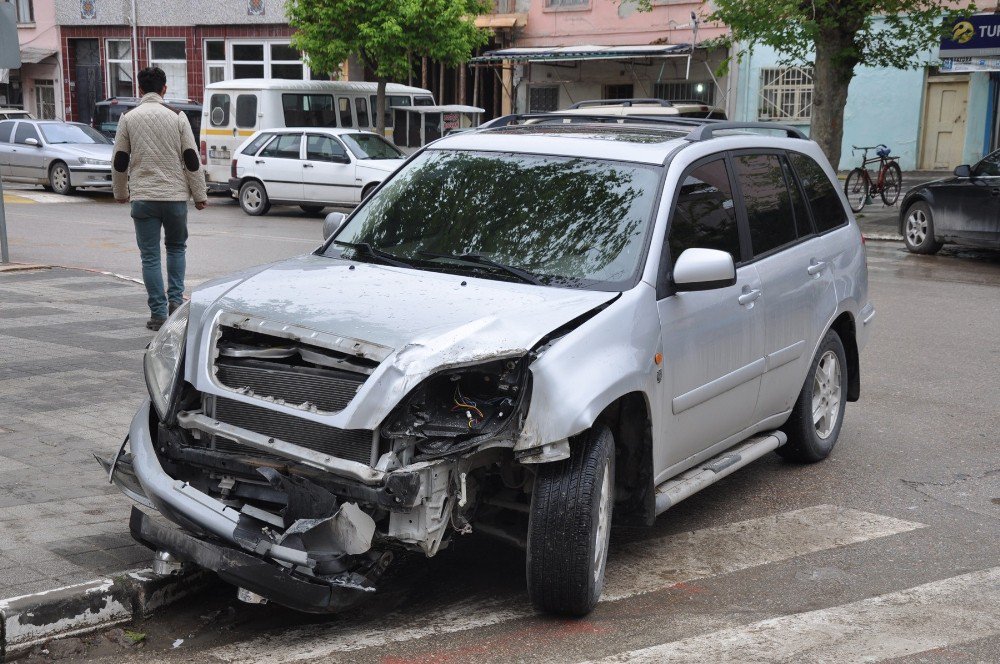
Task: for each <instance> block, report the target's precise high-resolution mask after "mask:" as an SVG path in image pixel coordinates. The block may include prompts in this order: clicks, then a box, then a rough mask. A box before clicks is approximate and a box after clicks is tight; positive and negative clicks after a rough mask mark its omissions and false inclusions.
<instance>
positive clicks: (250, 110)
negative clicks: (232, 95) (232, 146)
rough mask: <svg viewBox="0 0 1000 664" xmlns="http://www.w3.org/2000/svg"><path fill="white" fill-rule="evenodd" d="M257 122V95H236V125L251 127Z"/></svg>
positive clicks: (245, 127)
mask: <svg viewBox="0 0 1000 664" xmlns="http://www.w3.org/2000/svg"><path fill="white" fill-rule="evenodd" d="M256 124H257V95H239V96H238V97H236V126H237V127H239V128H240V129H252V128H253V127H254V126H256Z"/></svg>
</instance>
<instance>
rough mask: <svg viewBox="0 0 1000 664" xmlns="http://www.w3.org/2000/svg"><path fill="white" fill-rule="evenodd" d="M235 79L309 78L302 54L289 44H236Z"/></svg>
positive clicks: (234, 58)
mask: <svg viewBox="0 0 1000 664" xmlns="http://www.w3.org/2000/svg"><path fill="white" fill-rule="evenodd" d="M231 48H232V58H231V59H232V62H233V78H291V79H297V80H302V79H305V78H308V71H307V69H306V67H305V65H303V64H302V54H301V53H299V52H298V51H296V50H295V49H294V48H292V47H291V46H290V45H289V44H288V42H235V43H233V44H232V45H231Z"/></svg>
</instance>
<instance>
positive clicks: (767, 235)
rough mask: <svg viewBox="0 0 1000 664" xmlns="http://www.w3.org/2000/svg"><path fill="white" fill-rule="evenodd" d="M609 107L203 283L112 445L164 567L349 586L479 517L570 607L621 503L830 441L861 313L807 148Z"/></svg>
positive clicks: (453, 145) (487, 153)
mask: <svg viewBox="0 0 1000 664" xmlns="http://www.w3.org/2000/svg"><path fill="white" fill-rule="evenodd" d="M532 117H533V119H536V118H537V116H532ZM606 120H607V118H595V119H594V120H593V122H590V123H587V122H582V123H581V122H577V123H574V124H572V125H566V124H563V122H562V118H561V117H559V116H556V117H555V118H554V121H553V123H552V124H548V123H545V122H542V123H537V122H536V123H534V124H517V123H515V124H513V125H510V126H506V127H502V128H497V129H489V130H481V131H474V132H465V133H461V134H457V135H455V136H451V137H446V138H444V139H441V140H439V141H437V142H435V143H433V144H432V145H429V146H427V147H426V148H425V149H423V150H421V151H420V152H418V153H417V154H415V155H414V156H413V157H411V158H410V159H409V161H408V162H407V163H406V164H405V165H404V166H403V167H402V168H401V169H400V170H399V171H397V172H396V173H395V174H394V175H392V176H391V177H390V178H388V179H387V180H386V181H385V182H384V183H383V184H382V185H381V186H380V187H379V189H378V190H376V192H375V193H374V194H373V195H372V196H370V197H369V198H367V199H366V200H365V201H364V202H363V203H362V204H361V205H360V206H359V207H358V208H357V209H356V210H355V211H354V212H353V213H352V214H351V215H350V216H349V217H346V218H345V217H344V216H343V215H342V214H332V215H329V216H328V217H327V224H326V229H325V230H327V231H328V233H329V239H328V240H327V241H326V242H325V244H324V245H323V246H321V247H320V248H319V249H317V250H316V251H315V252H314V253H312V254H310V255H307V256H302V257H299V258H294V259H291V260H287V261H284V262H280V263H276V264H273V265H269V266H263V267H259V268H255V269H252V270H248V271H246V272H243V273H241V274H236V275H233V276H231V277H227V278H224V279H219V280H216V281H213V282H210V283H207V284H204V285H203V286H201V287H200V288H199V289H198V290H196V291H195V292H194V294H193V296H192V298H191V302H190V305H189V306H187V305H185V306H184V307H182V308H181V309H179V310H178V311H177V312H176V313H175V314H174V315H173V316H172V317H171V318H170V319H169V320H168V321H167V323H166V324H165V325H164V326H163V328H162V329H161V330H160V332H159V333H158V335H157V336H156V337H155V338H154V340H153V342H152V343H151V344H150V347H149V349H148V351H147V353H146V358H145V374H146V382H147V384H148V387H149V395H150V401H148V402H146V403H145V405H143V406H142V408H141V409H140V410H139V412H138V413H137V414H136V416H135V419H134V420H133V422H132V425H131V430H130V432H129V438H128V446H129V450H130V451H129V452H126V451H125V446H123V448H122V450H121V451H120V452H119V454H118V456H117V457H116V458H115V459H109V460H106V461H104V464H105V467H106V469H107V470H109V471H110V472H111V474H112V476H113V478H114V479H115V480H116V481H117V483H118V484H119V485H120V486H121V487H122V488H123V489H124V491H125V492H126V493H127V494H128V495H129V496H130V497H131V498H133V499H134V500H136V501H137V502H139V503H140V504H142V505H145V506H147V507H153V508H155V509H156V510H158V511H159V512H160V513H161V514H163V515H164V516H166V517H167V518H168V519H169V520H171V521H173V522H175V523H176V524H178V525H179V526H180V527H181V528H180V529H177V528H172V527H170V526H169V525H166V524H164V523H163V522H162V521H160V520H154V519H151V518H150V517H148V516H147V515H146V514H145V513H143V512H142V511H139V510H133V516H132V521H131V529H132V533H133V535H134V536H135V538H136V539H138V540H139V541H140V542H143V543H145V544H146V545H148V546H149V547H151V548H153V549H155V550H156V551H157V552H158V554H157V567H158V568H159V569H161V570H163V571H166V570H168V569H170V568H171V567H172V566H175V565H177V564H180V561H189V562H193V563H196V564H198V565H200V566H202V567H206V568H208V569H211V570H215V571H216V572H218V574H219V575H220V576H221V577H222V578H223V579H225V580H226V581H229V582H230V583H232V584H234V585H236V586H239V588H240V597H241V598H243V599H246V600H248V601H263V600H265V599H271V600H273V601H275V602H278V603H281V604H283V605H286V606H290V607H294V608H297V609H300V610H305V611H313V612H322V611H333V610H337V609H342V608H344V607H346V606H348V605H350V604H351V603H352V602H354V601H356V600H357V599H358V598H360V597H363V596H364V595H365V594H366V593H367V592H369V591H372V590H373V589H374V588H375V585H376V583H377V582H378V579H379V577H380V576H381V575H382V573H383V572H384V571H385V569H386V567H387V566H388V565H390V563H391V561H392V559H393V556H394V555H395V554H396V553H398V552H400V551H404V550H411V551H416V552H419V553H422V554H423V555H426V556H433V555H435V554H436V553H437V552H438V551H439V550H440V549H441V548H442V547H444V546H446V545H450V544H454V543H455V542H456V540H461V539H462V537H463V536H464V535H465V534H467V533H470V532H481V533H483V534H485V535H491V536H496V537H499V538H501V539H503V540H504V541H507V542H510V543H515V544H519V545H520V546H523V547H524V549H525V550H526V552H527V553H526V558H527V579H528V593H529V595H530V597H531V599H532V601H533V602H534V604H535V605H536V606H537V607H538V608H539V609H541V610H543V611H549V612H555V613H561V614H568V615H582V614H585V613H587V612H588V611H590V610H591V609H592V608H593V607H594V605H595V603H596V602H597V601H598V599H599V597H600V594H601V589H602V586H603V582H604V568H605V560H606V558H607V550H608V540H609V533H610V529H611V526H612V524H615V523H618V524H633V525H635V524H647V525H648V524H652V523H653V521H654V519H655V517H656V515H657V514H659V513H661V512H663V511H664V510H666V509H668V508H669V507H671V506H672V505H674V504H675V503H677V502H678V501H680V500H683V499H684V498H687V497H689V496H690V495H692V494H693V493H695V492H696V491H698V490H699V489H701V488H704V487H705V486H708V485H710V484H712V483H713V482H715V481H717V480H718V479H720V478H722V477H724V476H726V475H728V474H730V473H732V472H733V471H735V470H736V469H738V468H740V467H742V466H745V465H747V464H748V463H750V462H752V461H754V460H755V459H757V458H759V457H761V456H763V455H765V454H767V453H769V452H771V451H776V452H777V453H778V454H780V455H782V456H783V457H786V458H788V459H790V460H794V461H800V462H813V461H819V460H821V459H823V458H825V457H826V456H827V455H829V454H830V452H831V450H832V449H833V446H834V444H835V443H836V441H837V438H838V435H839V434H840V429H841V423H842V422H843V417H844V408H845V406H846V404H847V402H849V401H856V400H857V399H858V396H859V394H860V379H859V369H858V355H859V352H860V351H861V349H862V348H863V347H864V345H865V342H866V340H867V339H868V336H869V333H870V329H871V323H872V320H873V318H874V309H873V307H872V304H871V303H870V302H869V300H868V276H867V268H866V264H865V251H864V247H863V243H862V239H861V233H860V231H859V229H858V226H857V224H856V223H855V221H854V219H853V218H852V216H851V213H850V212H849V209H848V206H847V203H846V200H845V199H844V197H843V195H842V193H841V191H840V187H838V186H836V184H835V182H836V180H835V178H834V173H833V171H832V170H831V168H830V165H829V164H828V163H827V161H826V159H825V158H824V157H823V155H822V154H821V153H820V150H819V148H818V147H817V145H816V144H815V143H813V142H811V141H809V140H807V139H806V138H805V137H803V136H802V135H801V134H800V133H799V132H798V131H797V130H795V129H791V128H783V127H780V126H775V125H767V128H768V129H770V130H772V131H773V130H778V131H779V132H781V134H782V136H781V137H769V136H766V135H763V133H762V132H760V131H756V133H755V130H756V129H757V127H755V126H752V125H739V124H735V123H722V122H712V121H695V120H685V119H663V118H659V119H648V118H647V119H643V120H627V121H618V122H616V123H614V124H608V123H606V122H605V121H606Z"/></svg>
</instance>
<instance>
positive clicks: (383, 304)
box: [193, 255, 616, 373]
mask: <svg viewBox="0 0 1000 664" xmlns="http://www.w3.org/2000/svg"><path fill="white" fill-rule="evenodd" d="M230 283H231V284H232V282H230ZM213 291H214V289H212V288H208V289H206V295H207V296H208V297H211V296H213V295H218V291H214V292H213ZM615 296H616V293H609V292H600V291H585V290H575V289H568V288H551V287H544V286H534V285H531V284H520V283H511V282H506V281H497V280H491V279H482V278H476V277H470V276H459V275H453V274H442V273H438V272H428V271H421V270H412V269H403V268H396V267H389V266H382V265H375V264H370V263H351V262H349V261H345V260H340V259H332V258H327V257H324V256H315V255H310V256H303V257H299V258H294V259H290V260H287V261H284V262H281V263H277V264H274V265H272V266H270V267H268V268H267V269H265V270H263V271H261V272H258V273H256V274H253V275H251V276H248V277H247V278H245V279H244V280H242V281H238V282H236V283H235V284H233V285H232V287H231V288H229V289H228V290H226V291H225V292H224V294H222V295H221V297H218V298H217V299H215V300H214V302H205V301H202V302H197V301H198V299H199V293H196V294H195V296H194V298H193V299H194V300H195V303H196V304H200V305H201V306H199V307H197V308H198V309H202V311H203V312H204V315H203V320H211V319H212V318H213V317H214V316H215V314H216V313H218V312H219V311H223V312H227V313H233V314H245V315H247V316H251V317H254V318H259V319H265V320H270V321H274V322H280V323H288V324H292V325H295V326H298V327H304V328H308V329H311V330H314V331H316V332H319V333H324V334H330V335H337V336H340V337H348V338H352V339H356V340H360V341H363V342H367V343H368V344H377V345H378V346H382V347H383V348H384V349H385V351H386V352H385V353H384V355H385V356H389V355H393V354H394V353H393V352H395V356H396V357H395V361H394V363H395V364H396V365H397V366H398V367H399V368H401V369H403V368H404V366H403V365H409V366H408V367H407V368H409V369H411V371H416V372H419V371H422V370H423V371H426V370H428V369H430V368H432V367H440V366H445V365H451V364H461V363H463V362H470V361H476V360H478V359H486V358H488V357H490V356H494V357H496V356H500V355H507V354H512V353H515V352H517V351H527V350H529V349H530V348H531V347H532V346H534V345H535V344H536V343H537V342H538V341H539V340H540V339H541V338H542V337H543V336H545V335H546V334H548V333H549V332H551V331H552V330H555V329H556V328H558V327H560V326H562V325H564V324H566V323H568V322H569V321H571V320H573V319H574V318H576V317H578V316H580V315H582V314H585V313H587V312H588V311H590V310H591V309H593V308H595V307H597V306H600V305H601V304H603V303H605V302H607V301H609V300H611V299H613V298H614V297H615ZM379 359H381V358H379ZM411 371H407V373H411Z"/></svg>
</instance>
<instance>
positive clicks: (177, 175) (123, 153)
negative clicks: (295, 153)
mask: <svg viewBox="0 0 1000 664" xmlns="http://www.w3.org/2000/svg"><path fill="white" fill-rule="evenodd" d="M166 91H167V76H166V74H164V73H163V70H162V69H160V68H159V67H147V68H146V69H143V70H142V71H140V72H139V92H140V93H142V99H141V100H140V102H139V105H138V106H136V107H135V108H134V109H132V110H131V111H129V112H128V113H126V114H125V115H123V116H122V117H121V119H120V120H119V122H118V135H117V136H116V137H115V150H114V169H113V171H112V176H111V180H112V188H113V189H114V195H115V200H116V201H118V202H119V203H128V202H129V201H131V202H132V220H133V222H134V223H135V240H136V243H137V244H138V245H139V253H140V254H141V256H142V280H143V282H144V283H145V284H146V293H147V295H148V299H147V302H148V304H149V312H150V315H149V321H147V323H146V327H148V328H149V329H151V330H158V329H160V326H161V325H163V323H164V322H165V321H166V318H167V315H168V313H173V312H174V309H176V308H177V307H179V306H181V304H182V303H183V301H184V250H185V248H186V246H187V244H186V243H187V236H188V233H187V201H188V198H193V199H194V206H195V209H198V210H204V209H205V206H206V205H207V204H208V195H207V193H206V190H205V189H206V188H205V174H204V173H203V172H202V171H201V162H200V160H199V159H198V147H197V144H196V143H195V139H194V135H193V134H192V133H191V125H190V124H188V120H187V116H185V115H184V114H183V113H181V112H179V111H176V110H174V109H172V108H170V107H169V106H167V105H166V104H165V103H164V101H163V95H164V94H166ZM161 227H162V228H163V237H164V244H165V245H166V248H167V292H166V295H164V293H163V274H162V273H161V271H160V228H161Z"/></svg>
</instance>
